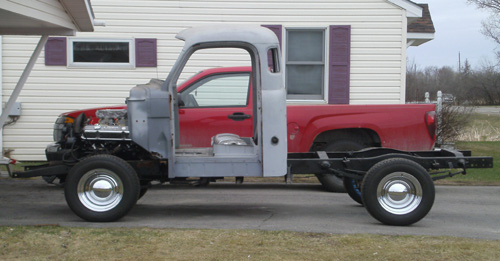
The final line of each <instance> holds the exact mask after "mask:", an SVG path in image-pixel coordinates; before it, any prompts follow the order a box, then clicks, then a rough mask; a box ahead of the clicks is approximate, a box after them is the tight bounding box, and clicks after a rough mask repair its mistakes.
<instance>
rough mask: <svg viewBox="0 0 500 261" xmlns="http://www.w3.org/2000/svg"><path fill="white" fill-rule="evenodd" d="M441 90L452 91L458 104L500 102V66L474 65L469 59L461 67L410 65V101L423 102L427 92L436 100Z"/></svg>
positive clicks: (408, 96)
mask: <svg viewBox="0 0 500 261" xmlns="http://www.w3.org/2000/svg"><path fill="white" fill-rule="evenodd" d="M437 91H442V92H443V93H449V94H452V95H453V96H454V97H455V103H456V104H469V105H500V67H499V66H497V65H483V66H481V67H480V68H479V69H472V66H471V65H470V63H469V62H468V61H467V60H466V61H465V63H464V65H463V66H460V68H459V69H458V70H455V69H453V68H451V67H448V66H444V67H441V68H439V67H426V68H422V69H421V68H418V66H417V65H416V64H414V63H410V64H408V66H407V72H406V101H407V102H423V101H424V100H425V92H429V93H430V95H431V97H430V98H431V100H436V93H437Z"/></svg>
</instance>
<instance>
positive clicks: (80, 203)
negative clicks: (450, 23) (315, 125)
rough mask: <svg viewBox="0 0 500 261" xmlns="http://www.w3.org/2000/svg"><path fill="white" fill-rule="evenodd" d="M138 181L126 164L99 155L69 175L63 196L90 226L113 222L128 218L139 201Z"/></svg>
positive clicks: (77, 165)
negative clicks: (128, 214)
mask: <svg viewBox="0 0 500 261" xmlns="http://www.w3.org/2000/svg"><path fill="white" fill-rule="evenodd" d="M140 188H141V186H140V183H139V178H138V176H137V174H136V172H135V170H134V169H133V168H132V167H131V166H130V165H129V164H128V163H127V162H126V161H124V160H122V159H120V158H118V157H115V156H111V155H96V156H92V157H89V158H86V159H84V160H82V161H81V162H79V163H78V164H76V165H75V166H74V167H73V168H72V169H71V170H70V172H69V174H68V177H67V179H66V184H65V186H64V196H65V198H66V202H67V203H68V206H69V207H70V208H71V210H72V211H73V212H74V213H75V214H76V215H78V216H79V217H81V218H83V219H85V220H87V221H91V222H110V221H115V220H118V219H120V218H122V217H123V216H125V215H126V214H127V213H128V212H129V211H130V210H131V209H132V207H133V206H134V205H135V203H136V202H137V199H138V198H139V191H140Z"/></svg>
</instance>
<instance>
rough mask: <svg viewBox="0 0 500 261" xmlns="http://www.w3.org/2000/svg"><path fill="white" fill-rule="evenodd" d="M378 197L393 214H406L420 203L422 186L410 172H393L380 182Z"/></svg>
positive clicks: (383, 205) (381, 203)
mask: <svg viewBox="0 0 500 261" xmlns="http://www.w3.org/2000/svg"><path fill="white" fill-rule="evenodd" d="M377 199H378V201H379V203H380V205H381V206H382V207H383V208H384V209H385V210H386V211H388V212H390V213H391V214H395V215H405V214H408V213H410V212H412V211H413V210H415V209H416V208H417V207H418V206H419V205H420V202H421V201H422V186H421V185H420V182H419V181H418V180H417V179H416V178H415V177H414V176H412V175H410V174H408V173H405V172H396V173H391V174H389V175H387V176H386V177H384V178H383V179H382V180H381V182H380V183H379V186H378V188H377Z"/></svg>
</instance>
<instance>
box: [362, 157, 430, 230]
mask: <svg viewBox="0 0 500 261" xmlns="http://www.w3.org/2000/svg"><path fill="white" fill-rule="evenodd" d="M361 197H362V199H363V203H364V205H365V208H366V209H367V210H368V212H369V213H370V215H372V216H373V217H374V218H375V219H377V220H378V221H380V222H382V223H384V224H386V225H394V226H407V225H411V224H413V223H415V222H418V221H419V220H421V219H422V218H424V217H425V216H426V215H427V213H429V211H430V210H431V208H432V205H433V204H434V197H435V190H434V182H433V181H432V179H431V177H430V175H429V174H428V173H427V171H426V170H425V169H424V168H423V167H422V166H420V165H419V164H418V163H416V162H414V161H411V160H407V159H402V158H392V159H386V160H384V161H381V162H379V163H377V164H375V165H374V166H373V167H372V168H371V169H370V170H369V171H368V172H367V173H366V175H365V177H364V179H363V182H362V185H361Z"/></svg>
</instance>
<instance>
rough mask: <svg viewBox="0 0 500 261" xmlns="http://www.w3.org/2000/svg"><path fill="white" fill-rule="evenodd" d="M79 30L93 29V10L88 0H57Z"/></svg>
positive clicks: (87, 30) (89, 30)
mask: <svg viewBox="0 0 500 261" xmlns="http://www.w3.org/2000/svg"><path fill="white" fill-rule="evenodd" d="M59 2H60V3H61V4H62V6H63V7H64V9H65V10H66V12H67V13H68V16H69V17H70V18H71V20H73V23H74V24H75V26H76V27H77V29H78V31H80V32H93V31H94V18H95V16H94V12H93V10H92V5H91V4H90V0H76V1H75V0H59Z"/></svg>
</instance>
